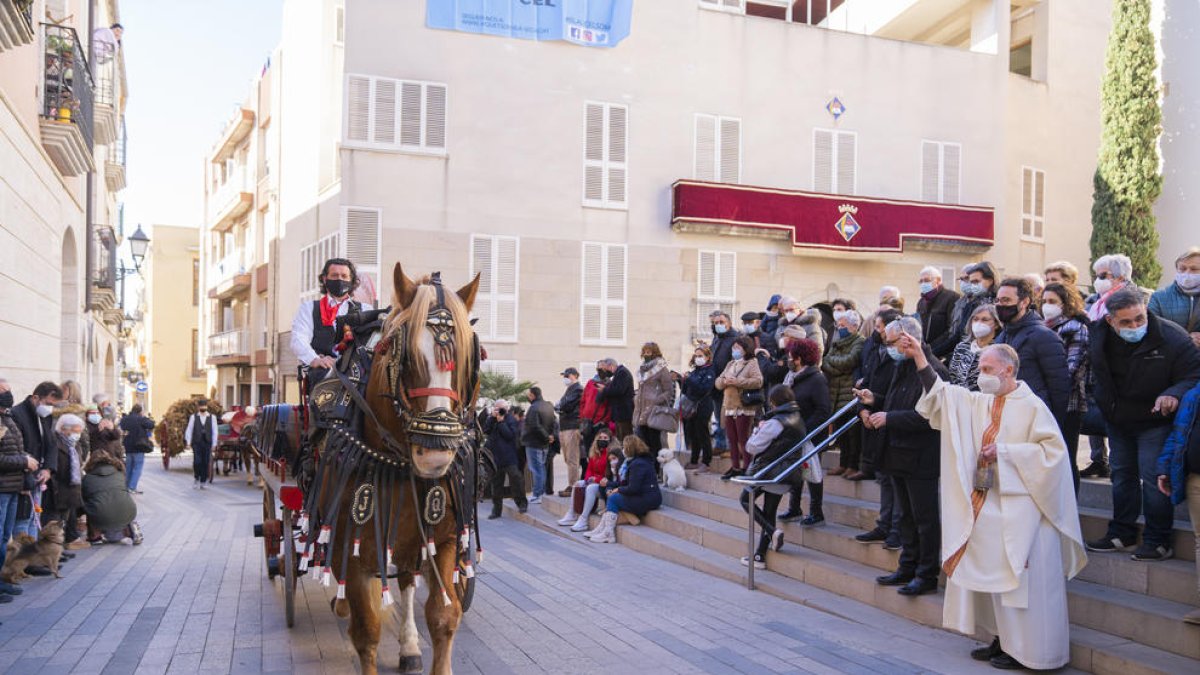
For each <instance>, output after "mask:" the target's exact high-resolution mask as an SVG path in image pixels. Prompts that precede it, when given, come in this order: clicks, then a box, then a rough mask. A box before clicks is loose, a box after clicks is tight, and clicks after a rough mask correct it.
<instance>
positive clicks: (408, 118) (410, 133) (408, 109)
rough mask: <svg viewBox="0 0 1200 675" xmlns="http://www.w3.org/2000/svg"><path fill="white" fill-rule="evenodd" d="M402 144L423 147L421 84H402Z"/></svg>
mask: <svg viewBox="0 0 1200 675" xmlns="http://www.w3.org/2000/svg"><path fill="white" fill-rule="evenodd" d="M400 145H402V146H410V147H415V148H419V147H421V85H420V84H419V83H416V82H404V83H402V84H401V85H400Z"/></svg>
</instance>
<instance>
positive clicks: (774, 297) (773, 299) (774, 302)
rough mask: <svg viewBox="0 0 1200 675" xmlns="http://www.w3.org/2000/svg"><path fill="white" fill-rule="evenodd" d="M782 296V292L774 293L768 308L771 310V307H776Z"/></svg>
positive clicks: (768, 302)
mask: <svg viewBox="0 0 1200 675" xmlns="http://www.w3.org/2000/svg"><path fill="white" fill-rule="evenodd" d="M782 297H783V296H782V295H780V294H778V293H776V294H775V295H772V296H771V299H770V300H768V301H767V309H768V310H770V309H771V308H772V307H774V306H775V305H778V304H779V299H780V298H782Z"/></svg>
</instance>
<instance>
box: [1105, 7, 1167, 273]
mask: <svg viewBox="0 0 1200 675" xmlns="http://www.w3.org/2000/svg"><path fill="white" fill-rule="evenodd" d="M1155 61H1156V59H1155V56H1154V35H1153V34H1152V33H1151V32H1150V2H1149V0H1113V24H1112V32H1111V33H1110V34H1109V37H1108V50H1107V53H1106V54H1105V73H1104V81H1103V84H1102V86H1101V97H1100V120H1101V135H1100V156H1099V159H1098V161H1097V165H1096V174H1095V177H1094V178H1093V180H1092V182H1093V187H1094V192H1093V196H1092V239H1091V251H1092V262H1095V261H1096V258H1099V257H1100V256H1102V255H1106V254H1110V253H1124V254H1125V255H1127V256H1129V258H1130V259H1131V260H1132V261H1133V276H1134V280H1135V281H1137V282H1138V283H1139V284H1140V285H1143V286H1150V287H1157V285H1158V280H1159V277H1161V276H1162V267H1161V266H1160V265H1159V264H1158V259H1157V257H1156V255H1157V253H1158V231H1157V230H1156V229H1155V222H1154V210H1153V209H1154V201H1155V200H1156V199H1158V196H1159V194H1161V193H1162V176H1161V175H1159V172H1158V165H1159V160H1158V146H1157V140H1158V135H1159V132H1160V131H1161V125H1160V122H1161V119H1162V111H1161V110H1160V109H1159V105H1158V82H1157V80H1156V79H1155V76H1154V70H1155Z"/></svg>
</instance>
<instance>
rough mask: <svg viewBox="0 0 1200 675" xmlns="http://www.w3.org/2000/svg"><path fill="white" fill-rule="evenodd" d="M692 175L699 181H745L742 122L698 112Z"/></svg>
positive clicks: (733, 118)
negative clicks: (743, 173)
mask: <svg viewBox="0 0 1200 675" xmlns="http://www.w3.org/2000/svg"><path fill="white" fill-rule="evenodd" d="M693 149H694V158H693V163H692V175H693V177H694V178H695V179H696V180H709V181H716V182H718V183H740V182H742V121H741V120H740V119H737V118H736V117H720V116H717V115H704V114H700V113H697V114H696V123H695V134H694V136H693Z"/></svg>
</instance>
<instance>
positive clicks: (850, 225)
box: [833, 204, 862, 243]
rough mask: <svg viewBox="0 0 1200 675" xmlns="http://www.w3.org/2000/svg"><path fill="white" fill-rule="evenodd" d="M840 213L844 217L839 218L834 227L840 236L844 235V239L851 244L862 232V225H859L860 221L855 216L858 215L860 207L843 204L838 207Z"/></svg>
mask: <svg viewBox="0 0 1200 675" xmlns="http://www.w3.org/2000/svg"><path fill="white" fill-rule="evenodd" d="M838 211H839V212H840V213H841V214H842V217H841V218H838V219H837V222H836V223H834V225H833V226H834V228H835V229H836V230H837V231H838V234H840V235H842V239H845V240H846V243H850V240H851V239H853V238H854V235H856V234H858V233H859V232H861V231H862V225H859V224H858V221H857V220H855V219H854V215H855V214H856V213H858V207H857V206H855V205H853V204H842V205H841V206H839V207H838Z"/></svg>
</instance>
